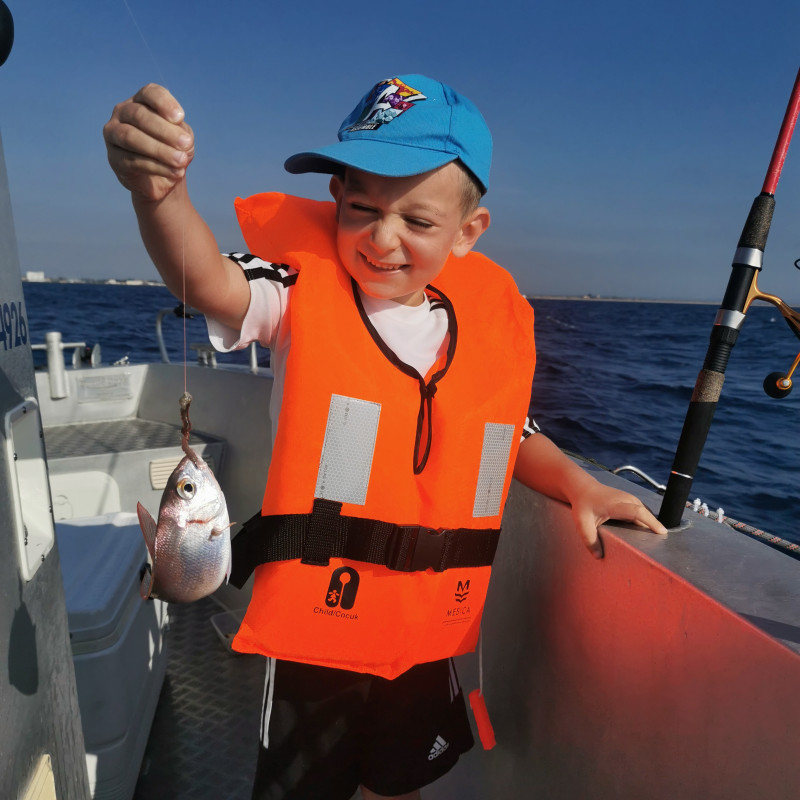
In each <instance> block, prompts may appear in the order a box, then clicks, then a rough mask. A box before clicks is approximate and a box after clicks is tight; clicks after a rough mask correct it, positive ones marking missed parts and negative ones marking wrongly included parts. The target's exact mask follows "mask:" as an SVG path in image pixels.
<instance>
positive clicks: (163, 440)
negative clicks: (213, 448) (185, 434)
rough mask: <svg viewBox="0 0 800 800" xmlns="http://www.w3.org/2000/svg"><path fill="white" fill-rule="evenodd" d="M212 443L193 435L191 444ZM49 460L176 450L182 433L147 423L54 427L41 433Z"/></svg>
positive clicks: (161, 424) (123, 421) (122, 421)
mask: <svg viewBox="0 0 800 800" xmlns="http://www.w3.org/2000/svg"><path fill="white" fill-rule="evenodd" d="M195 441H201V442H212V441H216V440H215V439H214V438H213V437H210V436H205V435H204V434H202V433H198V432H197V431H192V438H191V443H192V444H194V442H195ZM44 442H45V448H46V449H47V456H48V458H71V457H77V456H92V455H100V454H105V453H125V452H128V451H131V450H149V449H150V448H164V447H179V446H180V443H181V430H180V428H179V427H178V426H176V425H168V424H167V423H165V422H155V421H153V420H149V419H138V418H133V419H118V420H111V421H109V422H85V423H80V424H75V425H53V426H52V427H49V428H45V429H44Z"/></svg>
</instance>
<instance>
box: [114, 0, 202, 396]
mask: <svg viewBox="0 0 800 800" xmlns="http://www.w3.org/2000/svg"><path fill="white" fill-rule="evenodd" d="M122 3H123V5H124V6H125V8H126V9H127V11H128V16H129V17H130V18H131V22H133V25H134V27H135V28H136V30H137V31H138V33H139V38H140V39H141V40H142V44H143V45H144V48H145V50H147V52H148V54H149V56H150V59H151V60H152V62H153V66H154V67H155V70H156V72H157V73H158V76H159V81H160V83H161V85H162V86H164V87H166V88H168V87H167V81H166V79H165V77H164V71H163V70H162V69H161V65H160V63H159V60H158V59H157V58H156V54H155V53H154V52H153V49H152V48H151V47H150V44H149V43H148V41H147V39H146V37H145V35H144V33H143V31H142V28H141V26H140V25H139V23H138V22H137V20H136V17H135V16H134V13H133V11H132V10H131V7H130V5H128V0H122ZM185 179H186V178H185V173H184V180H185ZM187 202H188V199H187V197H186V193H185V192H184V197H183V200H182V206H183V207H182V209H181V212H182V213H181V303H182V318H183V393H184V395H188V394H189V392H188V390H187V384H188V380H187V373H188V369H187V362H188V354H187V353H188V348H187V346H186V317H187V312H186V217H187V210H186V203H187ZM190 397H191V395H190Z"/></svg>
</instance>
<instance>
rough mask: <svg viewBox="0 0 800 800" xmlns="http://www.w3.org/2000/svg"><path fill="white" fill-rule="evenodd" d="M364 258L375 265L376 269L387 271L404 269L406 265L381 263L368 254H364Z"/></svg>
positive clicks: (371, 264)
mask: <svg viewBox="0 0 800 800" xmlns="http://www.w3.org/2000/svg"><path fill="white" fill-rule="evenodd" d="M364 258H365V260H366V262H367V263H368V264H369V265H370V266H372V267H375V269H383V270H386V271H387V272H388V271H390V270H393V269H402V268H403V267H404V266H405V264H379V263H377V262H375V261H372V260H371V259H369V258H367V257H366V256H364Z"/></svg>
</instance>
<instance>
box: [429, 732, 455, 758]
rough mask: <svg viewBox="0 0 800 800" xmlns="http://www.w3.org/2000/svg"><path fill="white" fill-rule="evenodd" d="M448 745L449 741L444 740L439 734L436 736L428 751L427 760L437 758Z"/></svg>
mask: <svg viewBox="0 0 800 800" xmlns="http://www.w3.org/2000/svg"><path fill="white" fill-rule="evenodd" d="M448 747H450V742H446V741H445V740H444V739H442V737H441V736H437V737H436V741H435V742H434V743H433V747H431V751H430V753H428V761H433V759H434V758H438V757H439V756H440V755H441V754H442V753H444V751H445V750H447V748H448Z"/></svg>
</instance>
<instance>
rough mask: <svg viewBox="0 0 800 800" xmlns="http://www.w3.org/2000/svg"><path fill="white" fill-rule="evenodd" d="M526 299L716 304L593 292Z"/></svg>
mask: <svg viewBox="0 0 800 800" xmlns="http://www.w3.org/2000/svg"><path fill="white" fill-rule="evenodd" d="M523 296H524V297H526V298H527V299H528V300H585V301H587V302H594V303H669V304H673V305H685V306H688V305H697V306H714V305H718V301H715V300H677V299H671V300H664V299H655V298H652V297H601V296H599V295H594V294H584V295H560V294H559V295H555V294H530V295H528V294H526V295H523Z"/></svg>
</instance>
